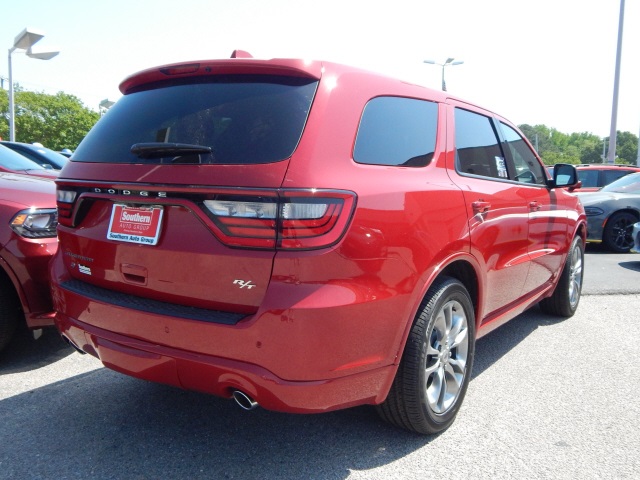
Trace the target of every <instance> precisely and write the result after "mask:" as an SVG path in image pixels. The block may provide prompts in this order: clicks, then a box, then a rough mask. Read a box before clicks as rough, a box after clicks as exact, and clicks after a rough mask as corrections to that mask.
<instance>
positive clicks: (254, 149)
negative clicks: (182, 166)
mask: <svg viewBox="0 0 640 480" xmlns="http://www.w3.org/2000/svg"><path fill="white" fill-rule="evenodd" d="M182 82H183V83H176V82H172V83H168V82H167V83H163V84H156V85H153V86H152V87H153V88H148V89H147V90H142V91H137V92H135V93H131V94H128V95H125V96H124V97H122V98H121V99H120V100H119V101H118V102H117V103H116V105H114V106H113V107H112V108H111V110H110V111H109V112H108V113H107V114H106V115H105V116H104V117H103V118H102V119H100V121H99V122H98V123H97V124H96V126H95V127H94V128H93V129H92V130H91V132H89V134H88V135H87V136H86V137H85V139H84V140H83V141H82V143H81V144H80V145H79V146H78V148H77V150H76V151H75V153H74V155H73V160H74V161H80V162H104V163H224V164H255V163H269V162H276V161H279V160H283V159H285V158H288V157H290V156H291V154H292V153H293V151H294V150H295V148H296V146H297V144H298V141H299V140H300V136H301V135H302V130H303V128H304V125H305V122H306V119H307V116H308V114H309V109H310V107H311V102H312V100H313V95H314V93H315V89H316V85H317V81H316V80H312V79H305V78H297V77H280V76H266V75H234V76H216V77H198V78H196V79H190V80H188V82H189V83H186V81H185V80H183V81H182ZM159 144H177V145H176V146H175V148H168V147H169V145H159ZM134 145H138V146H141V147H143V148H138V149H135V148H134V151H135V152H137V153H132V147H133V146H134ZM187 146H188V148H187ZM194 146H199V147H204V148H199V149H197V148H195V149H194V148H193V147H194ZM209 150H210V151H209ZM141 152H144V153H141Z"/></svg>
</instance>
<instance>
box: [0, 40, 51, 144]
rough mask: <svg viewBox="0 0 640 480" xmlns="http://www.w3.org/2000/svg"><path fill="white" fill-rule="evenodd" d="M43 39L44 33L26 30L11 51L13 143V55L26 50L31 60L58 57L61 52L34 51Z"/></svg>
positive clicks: (11, 124)
mask: <svg viewBox="0 0 640 480" xmlns="http://www.w3.org/2000/svg"><path fill="white" fill-rule="evenodd" d="M42 37H44V33H42V32H39V31H36V30H33V29H30V28H25V29H24V30H23V31H22V32H20V33H19V34H18V36H17V37H16V38H15V39H14V41H13V47H11V48H10V49H9V55H8V57H9V140H10V141H12V142H15V141H16V125H15V124H16V121H15V119H16V111H15V101H14V92H13V69H12V65H11V54H12V53H13V52H14V51H15V50H26V51H27V52H26V53H27V56H29V57H31V58H38V59H40V60H49V59H51V58H53V57H55V56H56V55H58V53H60V52H58V51H55V50H50V51H46V50H42V51H39V52H37V51H35V50H33V45H34V44H36V43H37V42H39V41H40V40H41V39H42Z"/></svg>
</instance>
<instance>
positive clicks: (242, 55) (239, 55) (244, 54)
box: [231, 50, 253, 58]
mask: <svg viewBox="0 0 640 480" xmlns="http://www.w3.org/2000/svg"><path fill="white" fill-rule="evenodd" d="M231 58H253V55H251V54H250V53H249V52H245V51H244V50H234V51H233V52H231Z"/></svg>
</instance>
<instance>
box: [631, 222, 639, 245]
mask: <svg viewBox="0 0 640 480" xmlns="http://www.w3.org/2000/svg"><path fill="white" fill-rule="evenodd" d="M631 236H632V237H633V247H631V251H632V252H634V253H640V222H638V223H636V224H634V225H633V231H632V233H631Z"/></svg>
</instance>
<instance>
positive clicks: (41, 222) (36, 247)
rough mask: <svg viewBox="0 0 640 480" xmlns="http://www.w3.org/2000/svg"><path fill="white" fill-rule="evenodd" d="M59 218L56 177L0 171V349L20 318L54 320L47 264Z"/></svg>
mask: <svg viewBox="0 0 640 480" xmlns="http://www.w3.org/2000/svg"><path fill="white" fill-rule="evenodd" d="M56 223H57V213H56V194H55V185H54V183H53V181H51V180H44V179H40V178H37V177H33V176H26V175H18V174H12V173H0V350H2V349H3V348H4V347H5V346H6V345H7V343H9V340H10V339H11V337H12V335H13V332H14V331H15V329H16V327H17V326H18V325H19V324H20V322H24V321H25V320H26V324H27V326H28V327H30V328H32V329H39V328H41V327H44V326H48V325H53V315H54V314H53V307H52V305H51V294H50V289H49V268H48V267H49V261H50V260H51V257H52V255H53V254H54V253H55V252H56V250H57V248H58V240H57V239H56Z"/></svg>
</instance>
